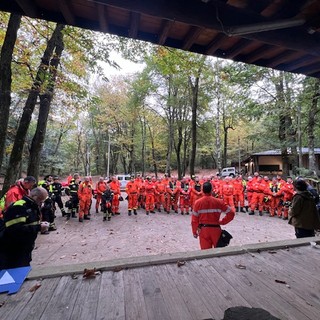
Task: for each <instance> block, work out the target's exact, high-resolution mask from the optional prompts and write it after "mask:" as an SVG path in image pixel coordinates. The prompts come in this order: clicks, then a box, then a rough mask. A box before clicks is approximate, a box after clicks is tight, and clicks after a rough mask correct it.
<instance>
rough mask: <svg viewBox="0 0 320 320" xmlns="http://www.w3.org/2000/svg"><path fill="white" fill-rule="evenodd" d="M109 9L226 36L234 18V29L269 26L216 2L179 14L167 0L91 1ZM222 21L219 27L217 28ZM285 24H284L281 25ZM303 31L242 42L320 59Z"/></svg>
mask: <svg viewBox="0 0 320 320" xmlns="http://www.w3.org/2000/svg"><path fill="white" fill-rule="evenodd" d="M95 2H100V3H104V4H107V5H110V6H114V7H118V8H123V9H127V10H131V11H136V12H140V13H141V14H146V15H150V16H154V17H161V18H163V19H167V20H174V21H178V22H182V23H185V24H189V25H192V26H198V27H201V28H205V29H209V30H215V31H216V32H221V33H225V34H226V30H227V29H228V28H230V27H233V26H234V23H235V21H234V20H235V19H234V17H237V25H238V26H241V25H243V24H250V25H252V26H253V25H255V24H256V25H259V24H261V23H266V24H268V23H270V24H271V23H272V22H270V20H268V19H266V18H264V17H262V16H261V15H260V14H249V13H248V12H246V11H245V10H242V9H241V8H240V9H239V8H235V7H232V6H230V5H226V4H224V3H222V2H220V1H215V2H208V3H204V2H201V1H198V2H197V5H195V1H194V0H185V1H184V2H183V10H181V3H180V1H171V0H153V1H145V0H136V1H131V0H95ZM221 21H223V24H221ZM283 22H284V23H286V21H283ZM304 30H305V29H304V27H295V28H291V29H289V32H288V30H287V29H282V30H276V31H268V32H258V33H251V34H246V35H244V36H243V38H246V39H249V40H256V41H260V42H262V43H267V44H270V45H273V46H281V47H284V48H286V49H289V50H296V51H298V50H303V51H305V52H306V53H309V54H310V55H320V42H319V41H318V38H317V37H314V36H312V35H310V34H308V33H304Z"/></svg>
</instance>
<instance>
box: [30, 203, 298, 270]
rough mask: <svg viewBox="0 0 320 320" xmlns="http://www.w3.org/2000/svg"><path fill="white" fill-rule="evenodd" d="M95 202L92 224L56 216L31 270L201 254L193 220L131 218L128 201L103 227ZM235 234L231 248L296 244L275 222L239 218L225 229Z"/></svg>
mask: <svg viewBox="0 0 320 320" xmlns="http://www.w3.org/2000/svg"><path fill="white" fill-rule="evenodd" d="M94 202H95V200H93V206H92V208H93V209H92V210H91V212H92V216H91V220H90V221H84V223H79V222H78V219H71V220H69V221H68V222H66V220H65V218H62V217H61V214H60V211H59V210H58V212H57V218H56V224H57V227H58V230H57V231H53V232H51V233H50V234H49V235H39V236H38V238H37V241H36V249H35V250H34V251H33V261H32V265H33V266H54V265H66V264H74V263H82V262H88V261H102V260H109V259H115V258H125V257H135V256H142V255H155V254H161V253H171V252H179V251H180V252H181V251H192V250H198V249H199V243H198V240H197V239H194V238H193V236H192V233H191V226H190V219H191V218H190V216H182V215H180V214H172V213H171V214H170V215H168V214H166V213H164V212H162V213H158V212H157V213H155V214H150V215H149V216H146V214H145V212H144V210H142V209H141V210H139V211H138V215H137V216H130V217H129V216H128V214H127V208H126V206H127V202H126V201H123V202H121V207H120V208H121V210H120V211H121V215H120V216H116V217H112V219H111V221H108V222H103V221H102V213H98V214H95V213H93V212H94ZM226 229H227V230H228V231H229V232H230V233H231V234H232V235H233V237H234V238H233V239H232V242H231V245H242V244H249V243H258V242H270V241H276V240H283V239H294V238H295V236H294V230H293V227H292V226H290V225H288V223H287V221H283V220H281V219H279V218H277V217H273V218H270V217H268V216H267V215H265V216H262V217H260V216H258V215H255V216H248V215H247V214H244V213H239V214H237V215H236V217H235V219H234V220H233V221H232V222H231V223H230V224H228V225H227V226H226Z"/></svg>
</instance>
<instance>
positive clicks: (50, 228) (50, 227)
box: [49, 223, 57, 231]
mask: <svg viewBox="0 0 320 320" xmlns="http://www.w3.org/2000/svg"><path fill="white" fill-rule="evenodd" d="M56 230H57V227H56V225H55V223H50V226H49V231H56Z"/></svg>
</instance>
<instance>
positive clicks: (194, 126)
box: [189, 68, 201, 176]
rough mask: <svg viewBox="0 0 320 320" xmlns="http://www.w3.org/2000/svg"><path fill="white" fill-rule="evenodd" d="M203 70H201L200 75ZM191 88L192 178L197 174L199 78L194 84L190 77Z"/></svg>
mask: <svg viewBox="0 0 320 320" xmlns="http://www.w3.org/2000/svg"><path fill="white" fill-rule="evenodd" d="M200 71H201V68H200V70H199V74H200ZM189 84H190V88H191V93H192V96H191V152H190V176H193V175H194V174H195V162H196V153H197V109H198V94H199V76H197V77H196V78H195V82H194V84H193V83H192V80H191V79H190V77H189Z"/></svg>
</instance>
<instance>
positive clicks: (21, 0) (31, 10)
mask: <svg viewBox="0 0 320 320" xmlns="http://www.w3.org/2000/svg"><path fill="white" fill-rule="evenodd" d="M11 1H12V0H11ZM15 2H16V3H17V4H18V5H19V7H20V8H21V9H22V11H23V12H24V13H25V15H27V16H28V17H31V18H36V17H37V15H38V10H37V7H36V6H35V4H34V1H31V0H15Z"/></svg>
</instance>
